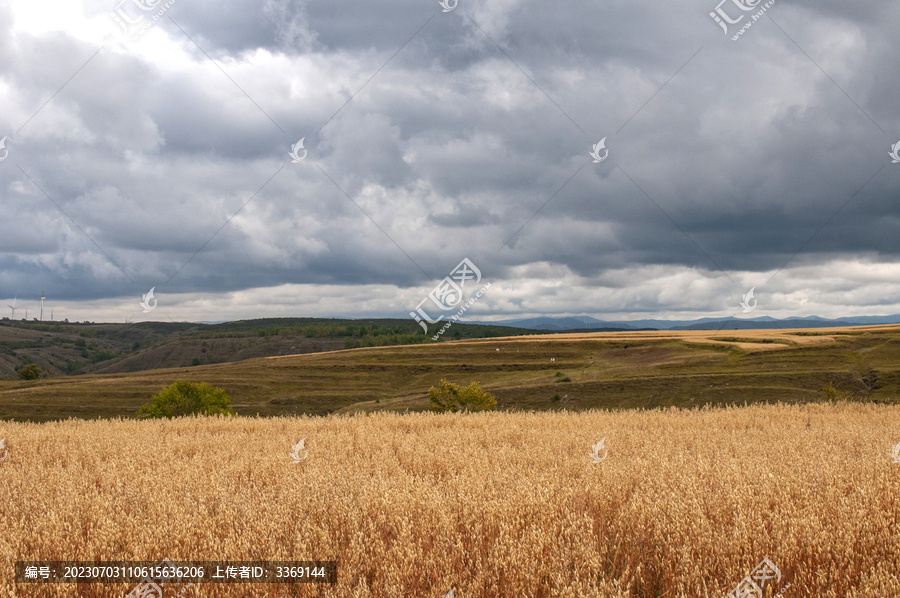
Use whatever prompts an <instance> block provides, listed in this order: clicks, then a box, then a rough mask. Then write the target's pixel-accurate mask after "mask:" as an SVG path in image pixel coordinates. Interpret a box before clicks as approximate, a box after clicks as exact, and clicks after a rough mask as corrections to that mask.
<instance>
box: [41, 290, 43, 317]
mask: <svg viewBox="0 0 900 598" xmlns="http://www.w3.org/2000/svg"><path fill="white" fill-rule="evenodd" d="M43 321H44V291H41V322H43Z"/></svg>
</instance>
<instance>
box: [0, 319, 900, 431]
mask: <svg viewBox="0 0 900 598" xmlns="http://www.w3.org/2000/svg"><path fill="white" fill-rule="evenodd" d="M728 332H730V333H731V334H728V333H725V332H718V333H716V332H689V333H667V334H653V333H625V334H609V333H607V334H594V335H591V334H583V335H568V336H567V335H558V336H557V335H553V336H540V337H519V338H509V339H483V340H476V341H463V342H448V343H440V344H432V345H406V346H398V347H382V348H374V349H353V350H349V351H335V352H330V353H316V354H309V355H297V356H290V357H278V358H260V359H249V360H246V361H241V362H236V363H227V364H220V365H210V366H199V367H193V368H186V369H185V368H174V369H165V370H153V371H146V372H138V373H131V374H116V375H105V376H79V377H74V378H73V377H63V378H55V379H49V380H38V381H34V382H22V381H12V380H3V381H0V418H4V419H6V418H15V419H30V420H34V421H41V420H49V419H59V418H66V417H69V416H73V417H96V416H101V417H114V416H120V415H121V416H130V415H132V414H133V413H134V411H135V409H137V407H138V406H140V405H141V404H143V403H146V402H148V401H149V398H150V397H151V396H152V395H153V394H155V393H156V392H158V391H159V390H160V389H161V388H163V387H164V386H166V385H168V384H170V383H172V382H173V381H175V380H178V379H188V380H193V381H203V382H209V383H210V384H213V385H215V386H220V387H222V388H224V389H225V390H226V391H227V392H228V394H229V395H230V396H231V398H232V402H233V404H234V406H235V410H236V411H237V412H238V413H240V414H244V415H255V414H257V413H259V414H260V415H281V414H301V413H307V414H316V415H322V414H327V413H334V412H354V411H371V410H395V411H403V410H406V409H409V410H412V411H417V410H426V409H427V408H428V401H427V391H428V388H429V387H431V386H433V385H436V384H437V383H438V382H439V381H440V379H441V378H444V377H446V378H448V379H449V380H450V381H452V382H457V383H463V384H467V383H469V382H472V381H479V382H481V384H482V386H484V388H485V389H486V390H488V391H490V392H492V393H494V395H495V396H496V397H497V401H498V408H499V409H569V410H581V409H588V408H592V407H599V408H636V407H654V406H668V405H674V406H688V407H690V406H699V405H703V404H742V403H744V402H750V403H753V402H775V401H782V402H786V403H796V402H807V401H817V400H823V399H825V398H826V393H825V392H823V387H825V386H826V385H829V384H833V385H834V387H835V388H836V389H837V396H838V398H850V399H857V400H874V401H879V402H887V403H897V402H898V396H900V394H898V390H900V373H898V370H897V368H898V364H900V326H880V327H859V328H847V329H839V330H835V329H828V330H827V331H809V330H804V331H799V332H792V333H785V331H780V330H779V331H761V332H760V331H754V333H753V334H752V335H748V334H747V333H742V334H741V337H740V338H736V337H734V336H733V332H732V331H728ZM710 339H727V340H719V341H713V342H710ZM748 341H752V342H748ZM811 341H815V342H811ZM738 345H739V346H740V347H741V348H738ZM497 349H500V351H497ZM551 357H554V358H555V360H556V361H555V362H550V358H551ZM566 378H568V379H570V380H571V382H565V381H564V380H565V379H566ZM554 395H558V397H559V398H558V400H554Z"/></svg>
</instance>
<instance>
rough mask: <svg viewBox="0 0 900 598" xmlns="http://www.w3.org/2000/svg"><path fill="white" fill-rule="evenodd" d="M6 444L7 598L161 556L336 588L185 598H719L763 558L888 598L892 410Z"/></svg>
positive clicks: (332, 421)
mask: <svg viewBox="0 0 900 598" xmlns="http://www.w3.org/2000/svg"><path fill="white" fill-rule="evenodd" d="M304 436H305V437H306V439H307V440H306V447H307V448H308V449H309V451H310V452H309V458H308V459H306V460H305V461H303V462H302V463H300V464H293V463H292V462H291V459H290V457H289V456H288V453H289V451H290V449H291V447H292V446H293V445H294V444H295V443H296V442H297V441H298V440H299V439H300V438H301V437H304ZM2 437H6V438H7V447H8V448H9V457H8V458H7V459H6V461H5V462H3V463H2V464H0V509H2V510H0V530H2V534H0V596H4V597H5V596H87V597H93V596H122V595H123V594H124V593H125V592H126V591H128V590H129V589H130V587H131V586H128V585H126V584H118V585H82V586H78V587H76V586H74V585H52V586H50V585H44V586H38V585H25V584H22V585H18V586H16V585H15V584H14V582H13V579H14V576H13V564H14V562H15V561H16V560H18V559H34V560H38V559H45V560H67V559H68V560H79V559H80V560H88V559H100V560H153V561H159V560H161V559H163V558H166V557H168V558H170V559H172V560H226V559H228V560H252V559H264V560H314V559H318V560H332V559H336V560H338V561H339V568H338V583H337V584H336V585H335V586H319V587H316V586H312V585H310V586H297V587H295V588H290V587H286V586H272V585H253V586H251V585H241V586H224V585H211V584H210V585H200V586H193V587H191V588H189V589H188V590H187V591H185V592H184V593H183V594H182V596H209V597H212V596H259V597H262V596H264V595H267V596H269V597H273V596H353V597H365V596H385V597H387V596H390V597H397V596H416V597H420V596H429V597H438V596H442V595H444V594H445V593H446V592H447V591H448V590H449V589H450V588H455V594H456V597H457V598H487V597H490V598H494V597H514V596H515V597H518V596H527V597H542V596H544V597H549V596H554V597H561V598H570V597H576V596H579V597H580V596H590V597H606V596H609V597H625V596H629V597H650V596H666V597H676V596H692V597H694V596H696V597H707V596H708V597H716V598H721V597H722V596H723V595H724V594H725V593H726V592H728V591H730V590H731V589H732V588H733V587H734V586H735V585H736V584H737V583H738V582H739V581H740V580H741V579H742V578H743V577H744V576H745V575H747V573H749V572H750V571H751V570H752V569H753V568H754V567H755V566H756V565H757V563H759V562H760V561H761V560H762V559H763V558H764V557H768V558H770V559H771V560H772V561H773V562H774V563H775V564H776V565H777V566H779V567H780V569H781V571H782V573H783V574H784V577H783V579H782V580H781V582H780V583H779V584H777V585H775V584H773V583H771V582H770V584H769V587H767V588H766V595H767V596H769V595H772V590H778V589H779V588H783V587H784V586H785V585H786V584H787V583H788V582H790V584H791V586H790V587H789V588H788V589H787V590H786V591H785V593H784V596H786V597H789V598H790V597H796V598H805V597H807V596H817V597H821V598H845V597H854V598H855V597H872V598H886V597H889V596H891V597H892V596H900V563H898V555H900V465H898V464H894V463H892V460H891V457H890V454H889V453H890V450H891V446H892V445H893V444H896V443H897V442H898V441H900V409H898V408H896V407H884V406H881V407H879V406H873V405H859V404H839V405H837V406H825V405H808V406H796V405H795V406H783V405H778V406H760V407H745V408H729V409H703V410H699V411H698V410H695V411H680V410H666V411H650V412H646V411H645V412H634V411H632V412H617V413H610V412H587V413H580V414H571V413H540V414H535V413H518V414H516V413H513V414H500V413H488V414H477V415H465V416H461V415H445V416H435V415H431V414H416V415H407V416H403V415H388V414H376V415H373V416H371V417H365V416H358V417H352V418H350V417H329V418H293V419H291V418H277V419H247V418H233V419H202V418H197V419H194V418H186V419H180V420H173V421H166V422H148V421H140V422H139V421H128V420H123V421H111V422H100V421H75V420H70V421H67V422H61V423H48V424H27V423H26V424H15V423H0V438H2ZM603 437H605V438H606V443H605V444H606V448H607V449H608V451H609V453H608V457H607V458H606V460H604V461H603V462H602V463H599V464H592V463H591V459H590V457H589V456H588V452H589V450H590V448H591V445H593V444H594V443H596V442H597V441H599V440H600V439H601V438H603ZM178 590H179V587H178V586H176V587H175V588H174V589H172V590H171V591H170V592H169V593H167V594H166V596H174V595H175V594H176V593H177V592H178Z"/></svg>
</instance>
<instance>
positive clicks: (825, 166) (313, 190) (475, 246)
mask: <svg viewBox="0 0 900 598" xmlns="http://www.w3.org/2000/svg"><path fill="white" fill-rule="evenodd" d="M443 2H444V3H443V4H441V3H440V2H438V1H437V0H380V1H378V2H371V1H366V2H362V1H359V0H346V1H343V2H332V1H324V0H314V1H309V2H306V1H293V0H291V1H284V0H216V1H215V2H213V1H211V0H66V1H65V2H63V1H57V0H51V1H45V2H34V0H4V2H3V3H0V105H2V110H0V139H2V145H3V147H2V148H0V158H2V161H0V298H2V299H3V301H4V302H3V304H2V306H3V309H4V310H5V312H0V313H3V314H4V315H7V316H9V315H11V313H12V311H11V309H10V308H9V307H8V305H9V304H11V303H12V301H13V299H14V298H15V299H16V318H17V319H18V318H21V317H23V316H24V310H25V309H26V308H27V309H28V317H29V318H33V317H36V316H37V315H38V310H39V306H40V296H41V293H42V292H43V293H44V294H45V295H46V303H45V313H44V319H45V320H46V319H49V317H50V316H49V312H50V310H51V309H52V310H53V318H54V319H56V320H61V319H63V318H67V319H69V320H70V321H84V320H89V321H104V322H117V321H118V322H124V321H134V322H140V321H150V320H155V321H166V320H173V321H226V320H236V319H249V318H257V317H307V316H312V317H360V318H361V317H401V318H410V312H414V310H416V309H417V308H419V309H421V310H423V312H424V313H425V314H427V315H428V316H429V317H431V318H436V317H437V314H438V313H444V314H445V315H446V314H449V313H457V309H459V308H460V306H465V308H466V310H467V311H466V313H465V317H466V318H469V319H474V320H495V319H508V318H518V317H532V316H537V315H548V316H568V315H588V316H593V317H596V318H599V319H605V320H623V319H642V318H663V319H690V318H694V317H698V318H699V317H711V316H722V317H730V316H737V317H758V316H772V317H776V318H784V317H790V316H808V315H818V316H821V317H841V316H854V315H886V314H896V313H900V235H898V234H897V231H898V224H900V209H898V207H897V203H898V200H900V156H898V157H897V158H896V160H895V159H894V158H893V157H892V155H891V154H892V153H893V154H894V155H895V156H896V155H897V154H898V153H900V102H898V99H900V70H898V69H897V67H896V65H897V55H898V49H897V36H896V32H897V31H898V30H900V3H897V2H895V1H890V0H872V1H869V2H865V3H862V4H860V5H854V4H852V3H847V2H838V1H837V0H833V1H832V0H826V1H822V0H819V1H816V2H813V1H811V0H809V1H807V0H796V1H791V2H788V1H785V0H768V1H765V2H764V1H763V0H725V1H724V2H720V3H718V4H717V2H718V0H685V1H684V2H678V3H674V2H662V1H659V0H648V1H645V2H641V3H635V2H631V1H626V0H604V1H591V0H559V1H558V2H534V1H532V0H443ZM717 19H718V21H720V22H717ZM735 21H736V22H735ZM732 22H734V23H732ZM748 24H750V26H749V27H747V26H746V25H748ZM301 140H302V145H300V142H301ZM292 152H293V153H292ZM464 259H467V260H469V261H468V262H465V263H466V264H472V265H473V266H475V267H476V268H477V271H478V273H479V276H477V277H476V278H474V279H470V278H468V276H463V277H460V276H458V275H457V276H456V278H455V279H454V277H453V276H451V273H453V272H458V269H457V266H458V265H459V264H461V263H464V262H463V260H464ZM469 271H472V270H471V269H469ZM445 277H450V280H451V283H454V282H455V284H457V285H460V284H462V288H461V289H460V290H461V292H462V293H463V295H464V296H465V297H467V298H468V301H467V302H462V300H461V298H460V296H459V293H458V292H456V289H455V288H454V287H453V286H452V284H448V283H447V282H446V281H445ZM442 281H444V282H442ZM487 285H489V287H488V286H487ZM151 288H152V289H153V297H146V298H145V295H146V294H147V293H148V291H150V289H151ZM435 289H438V292H436V293H434V292H433V291H434V290H435ZM448 289H449V290H451V293H450V294H446V292H445V291H447V290H448ZM480 289H486V290H485V291H484V292H482V293H481V294H480V295H479V296H477V297H476V293H477V292H478V291H479V290H480ZM751 289H752V290H753V296H752V297H748V296H747V293H748V292H749V291H750V290H751ZM430 293H431V297H432V299H429V294H430ZM434 298H438V299H441V298H443V307H438V306H436V304H435V302H434ZM142 303H143V305H142ZM742 304H743V305H742ZM750 306H752V307H753V309H752V311H747V308H748V307H750ZM150 307H152V308H153V309H149V308H150ZM444 308H447V309H450V308H452V311H447V310H446V309H444ZM442 309H443V312H442ZM414 313H415V312H414ZM418 313H422V312H418Z"/></svg>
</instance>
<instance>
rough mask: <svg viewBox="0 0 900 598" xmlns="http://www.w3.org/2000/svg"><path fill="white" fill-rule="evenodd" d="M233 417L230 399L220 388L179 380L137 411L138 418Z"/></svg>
mask: <svg viewBox="0 0 900 598" xmlns="http://www.w3.org/2000/svg"><path fill="white" fill-rule="evenodd" d="M219 414H221V415H234V414H235V413H234V411H233V410H232V409H231V399H229V398H228V395H227V394H225V391H224V390H222V389H221V388H213V387H212V386H210V385H209V384H207V383H205V382H203V383H201V384H195V383H193V382H188V381H187V380H179V381H177V382H175V383H174V384H172V385H171V386H169V387H167V388H165V389H163V391H162V392H161V393H159V394H158V395H156V396H155V397H153V402H152V403H150V404H149V405H144V406H143V407H141V408H140V409H138V411H137V415H138V417H151V418H161V417H168V418H172V417H179V416H182V415H219Z"/></svg>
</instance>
